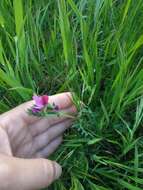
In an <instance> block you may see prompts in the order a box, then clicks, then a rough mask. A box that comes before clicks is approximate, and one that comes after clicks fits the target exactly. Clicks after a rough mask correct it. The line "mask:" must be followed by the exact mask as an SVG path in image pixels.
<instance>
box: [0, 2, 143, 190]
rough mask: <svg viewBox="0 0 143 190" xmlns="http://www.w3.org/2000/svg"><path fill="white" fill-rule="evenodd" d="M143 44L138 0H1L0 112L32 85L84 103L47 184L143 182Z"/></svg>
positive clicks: (114, 187)
mask: <svg viewBox="0 0 143 190" xmlns="http://www.w3.org/2000/svg"><path fill="white" fill-rule="evenodd" d="M142 45H143V1H142V0H1V1H0V96H1V98H0V112H1V113H2V112H4V111H6V110H8V109H10V108H12V107H14V106H16V105H18V104H20V103H21V102H24V101H27V100H29V99H31V96H32V94H33V92H36V93H39V94H45V93H47V94H54V93H58V92H62V91H72V92H74V93H75V96H76V97H75V99H76V100H80V101H82V102H83V103H84V106H82V107H80V106H79V115H78V118H77V121H76V122H75V124H74V126H73V127H72V129H71V130H69V131H68V133H66V135H65V140H64V143H63V145H62V146H61V147H60V149H59V150H58V151H57V152H56V154H55V155H54V156H53V157H52V158H54V159H56V160H57V161H58V162H59V163H60V164H61V165H62V166H63V175H62V178H61V179H60V180H59V181H57V182H56V183H55V184H53V185H52V186H51V187H50V188H48V189H49V190H50V189H51V190H53V189H54V190H69V189H70V190H126V189H128V190H141V189H142V188H143V129H142V127H143V124H142V118H143V98H142V95H143V53H142V51H143V48H142Z"/></svg>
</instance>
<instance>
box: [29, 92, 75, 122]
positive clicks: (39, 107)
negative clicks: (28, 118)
mask: <svg viewBox="0 0 143 190" xmlns="http://www.w3.org/2000/svg"><path fill="white" fill-rule="evenodd" d="M33 100H34V104H33V106H32V107H31V108H30V109H28V114H29V115H34V116H37V117H47V116H53V115H54V116H55V115H56V116H62V115H65V116H67V117H71V118H74V117H73V116H72V115H69V114H66V113H64V112H63V111H62V110H60V109H59V106H58V105H56V104H55V103H54V102H53V103H52V104H50V103H49V96H47V95H43V96H38V95H34V96H33Z"/></svg>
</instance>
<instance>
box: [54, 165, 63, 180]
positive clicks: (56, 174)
mask: <svg viewBox="0 0 143 190" xmlns="http://www.w3.org/2000/svg"><path fill="white" fill-rule="evenodd" d="M53 168H54V178H55V179H58V178H59V177H60V176H61V174H62V168H61V166H60V165H59V164H58V163H57V162H53Z"/></svg>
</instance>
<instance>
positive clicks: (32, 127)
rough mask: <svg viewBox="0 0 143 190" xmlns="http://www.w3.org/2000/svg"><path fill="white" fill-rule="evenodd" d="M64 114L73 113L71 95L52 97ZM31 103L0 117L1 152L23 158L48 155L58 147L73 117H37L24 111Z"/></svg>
mask: <svg viewBox="0 0 143 190" xmlns="http://www.w3.org/2000/svg"><path fill="white" fill-rule="evenodd" d="M49 101H50V102H51V103H53V102H54V103H56V105H58V106H59V107H60V109H62V110H63V111H65V112H66V113H71V114H72V113H74V112H76V109H75V107H74V106H73V105H72V102H71V98H70V94H66V95H63V94H60V95H55V96H51V97H50V100H49ZM31 105H33V102H32V101H31V102H27V103H25V104H22V105H21V106H19V107H17V108H15V109H13V110H11V111H9V112H7V113H5V114H2V115H1V116H0V126H1V128H0V147H1V148H0V152H2V153H5V154H8V155H13V156H16V157H23V158H35V157H47V156H49V155H50V154H51V153H52V152H53V151H55V149H56V148H57V147H58V146H59V144H60V143H61V141H62V134H63V132H64V131H65V130H66V129H67V128H68V127H69V126H70V125H71V123H72V120H71V119H68V118H66V117H58V116H53V117H51V118H43V119H40V118H37V117H34V116H29V115H28V114H27V113H26V111H27V109H28V108H30V107H31Z"/></svg>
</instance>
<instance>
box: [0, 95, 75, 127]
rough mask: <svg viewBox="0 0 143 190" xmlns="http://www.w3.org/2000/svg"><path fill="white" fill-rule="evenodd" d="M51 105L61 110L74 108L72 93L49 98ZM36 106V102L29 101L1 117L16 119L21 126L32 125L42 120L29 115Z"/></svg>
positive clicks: (9, 119) (8, 119)
mask: <svg viewBox="0 0 143 190" xmlns="http://www.w3.org/2000/svg"><path fill="white" fill-rule="evenodd" d="M49 103H50V104H53V103H55V105H57V106H58V107H59V109H60V110H62V109H66V108H68V107H70V106H72V104H73V102H72V94H71V93H70V92H65V93H60V94H56V95H53V96H49ZM33 104H34V101H29V102H26V103H23V104H21V105H20V106H17V107H16V108H14V109H12V110H10V111H8V112H6V113H4V114H2V115H1V116H5V117H4V118H5V120H7V121H14V119H16V120H17V119H18V120H19V124H20V123H22V124H27V125H29V124H32V123H34V122H37V121H38V120H40V119H41V118H39V117H35V116H31V115H29V114H28V113H27V110H28V109H30V108H31V107H32V106H33ZM16 123H17V122H16Z"/></svg>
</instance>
